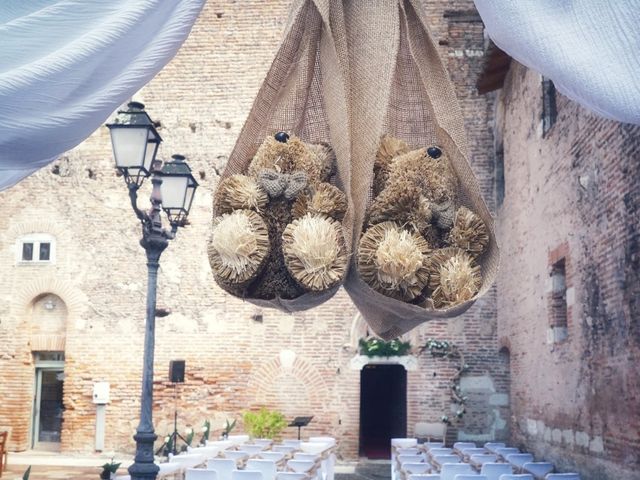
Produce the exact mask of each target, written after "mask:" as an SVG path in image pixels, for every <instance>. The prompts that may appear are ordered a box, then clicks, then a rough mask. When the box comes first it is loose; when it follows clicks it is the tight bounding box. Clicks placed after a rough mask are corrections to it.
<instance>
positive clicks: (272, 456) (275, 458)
mask: <svg viewBox="0 0 640 480" xmlns="http://www.w3.org/2000/svg"><path fill="white" fill-rule="evenodd" d="M258 456H259V457H260V458H264V459H265V460H271V461H272V462H279V461H280V460H282V459H283V458H284V453H282V452H273V451H265V450H263V451H262V452H260V453H258Z"/></svg>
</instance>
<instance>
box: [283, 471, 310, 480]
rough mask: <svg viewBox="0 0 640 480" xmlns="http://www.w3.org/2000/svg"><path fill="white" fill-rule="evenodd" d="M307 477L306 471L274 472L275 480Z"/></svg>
mask: <svg viewBox="0 0 640 480" xmlns="http://www.w3.org/2000/svg"><path fill="white" fill-rule="evenodd" d="M308 478H309V477H308V476H307V474H306V473H296V472H278V473H277V474H276V480H307V479H308Z"/></svg>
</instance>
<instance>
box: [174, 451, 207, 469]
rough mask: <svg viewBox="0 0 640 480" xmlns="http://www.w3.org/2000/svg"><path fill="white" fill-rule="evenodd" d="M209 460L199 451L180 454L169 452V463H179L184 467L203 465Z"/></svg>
mask: <svg viewBox="0 0 640 480" xmlns="http://www.w3.org/2000/svg"><path fill="white" fill-rule="evenodd" d="M206 461H207V458H206V457H205V456H204V455H200V454H199V453H181V454H180V455H171V454H169V463H179V464H180V465H182V466H183V467H184V468H193V467H197V466H198V465H203V464H204V463H205V462H206Z"/></svg>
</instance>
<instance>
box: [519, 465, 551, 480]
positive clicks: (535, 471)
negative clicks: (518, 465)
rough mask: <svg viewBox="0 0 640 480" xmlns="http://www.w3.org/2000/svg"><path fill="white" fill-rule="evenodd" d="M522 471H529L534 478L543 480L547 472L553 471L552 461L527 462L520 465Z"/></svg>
mask: <svg viewBox="0 0 640 480" xmlns="http://www.w3.org/2000/svg"><path fill="white" fill-rule="evenodd" d="M522 471H523V472H524V473H530V474H531V475H533V477H534V478H535V479H536V480H545V477H546V476H547V474H549V473H551V472H553V463H549V462H527V463H525V464H524V465H523V466H522Z"/></svg>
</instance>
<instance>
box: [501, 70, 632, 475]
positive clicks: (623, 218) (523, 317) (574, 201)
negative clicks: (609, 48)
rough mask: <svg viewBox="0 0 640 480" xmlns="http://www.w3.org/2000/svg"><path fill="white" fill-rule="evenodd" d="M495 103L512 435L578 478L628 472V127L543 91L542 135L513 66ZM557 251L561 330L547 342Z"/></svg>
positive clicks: (537, 94)
mask: <svg viewBox="0 0 640 480" xmlns="http://www.w3.org/2000/svg"><path fill="white" fill-rule="evenodd" d="M497 110H498V112H499V115H498V132H499V135H497V138H500V137H502V142H501V143H502V145H498V149H501V148H503V149H504V171H505V198H504V204H503V205H502V206H501V207H500V208H499V210H498V214H499V216H498V220H499V221H498V225H499V238H500V241H501V245H502V258H503V261H502V265H501V272H500V275H499V280H498V331H499V336H500V339H501V342H502V343H503V344H504V345H505V346H506V347H508V348H509V350H510V353H511V385H512V386H511V409H512V418H513V424H512V437H513V440H514V442H518V443H522V444H523V445H524V446H525V447H526V448H527V449H529V450H533V451H534V452H535V453H536V454H538V455H542V456H544V457H545V458H547V459H548V460H550V461H553V462H554V463H556V465H559V466H560V467H561V468H564V469H571V470H573V469H575V470H577V471H579V472H581V474H582V478H584V479H593V480H596V479H597V480H607V479H618V478H628V479H632V478H635V479H637V478H640V476H639V474H638V473H637V472H638V468H639V467H640V454H639V453H638V452H640V375H639V374H638V364H639V363H638V362H639V361H640V304H639V302H640V249H639V242H640V233H639V232H640V228H639V227H640V208H639V207H640V182H639V180H640V164H639V162H638V159H639V157H640V128H638V127H633V126H630V125H626V124H620V123H617V122H613V121H609V120H605V119H602V118H600V117H598V116H596V115H594V114H592V113H590V112H588V111H586V110H585V109H583V108H581V107H579V106H578V105H577V104H575V103H574V102H571V101H569V100H568V99H567V98H566V97H564V96H562V95H557V110H558V117H557V122H556V124H555V125H554V126H553V127H552V128H551V129H550V130H549V131H548V132H547V134H546V135H545V136H544V137H543V136H542V126H541V112H542V87H541V79H540V76H539V75H538V74H537V73H535V72H533V71H530V70H527V69H526V68H524V67H523V66H521V65H519V64H514V65H513V66H512V67H511V70H510V73H509V75H508V77H507V81H506V84H505V86H504V88H503V90H502V92H501V94H500V97H499V104H498V109H497ZM561 258H564V259H565V267H566V287H567V291H566V306H567V338H566V339H565V340H564V341H554V332H553V331H552V330H551V327H552V326H553V324H554V313H553V312H552V311H551V307H550V302H549V299H550V296H551V291H552V281H551V277H550V274H551V266H552V265H553V264H554V263H556V262H557V261H559V260H561ZM555 339H556V340H558V339H559V338H558V337H557V336H556V337H555Z"/></svg>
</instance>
